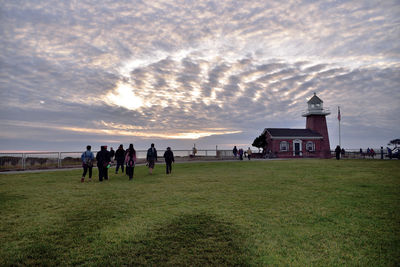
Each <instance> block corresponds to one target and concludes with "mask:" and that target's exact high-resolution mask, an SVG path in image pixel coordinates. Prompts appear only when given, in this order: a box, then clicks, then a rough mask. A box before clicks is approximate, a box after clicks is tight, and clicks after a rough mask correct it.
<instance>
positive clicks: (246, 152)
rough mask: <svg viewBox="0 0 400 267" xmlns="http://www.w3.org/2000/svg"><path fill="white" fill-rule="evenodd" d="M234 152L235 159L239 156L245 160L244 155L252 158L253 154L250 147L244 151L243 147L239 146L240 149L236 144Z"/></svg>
mask: <svg viewBox="0 0 400 267" xmlns="http://www.w3.org/2000/svg"><path fill="white" fill-rule="evenodd" d="M232 153H233V156H234V157H235V159H236V158H237V157H238V156H239V160H243V155H244V156H245V157H247V158H248V159H249V160H250V158H251V155H252V152H251V149H250V147H249V148H248V149H247V151H244V150H243V148H239V150H238V149H237V147H236V146H234V147H233V149H232Z"/></svg>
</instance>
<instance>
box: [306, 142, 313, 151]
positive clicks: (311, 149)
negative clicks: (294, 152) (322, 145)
mask: <svg viewBox="0 0 400 267" xmlns="http://www.w3.org/2000/svg"><path fill="white" fill-rule="evenodd" d="M306 150H307V151H314V150H315V144H314V143H313V142H311V141H308V142H307V143H306Z"/></svg>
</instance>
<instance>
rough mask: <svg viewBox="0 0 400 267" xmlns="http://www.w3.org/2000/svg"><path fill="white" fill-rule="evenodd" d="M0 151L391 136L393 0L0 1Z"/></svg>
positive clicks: (397, 81) (395, 65) (398, 58)
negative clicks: (314, 135)
mask: <svg viewBox="0 0 400 267" xmlns="http://www.w3.org/2000/svg"><path fill="white" fill-rule="evenodd" d="M0 37H1V38H0V129H1V131H0V151H82V150H84V148H85V147H86V145H88V144H90V145H92V146H93V147H95V148H97V147H99V146H100V145H108V146H114V147H117V146H118V145H119V144H124V145H125V146H127V145H128V144H129V143H133V144H134V145H135V148H136V149H146V148H148V147H149V146H150V144H151V143H155V145H156V147H159V148H161V149H165V147H167V146H171V147H172V148H173V149H191V148H192V147H193V145H194V144H195V145H196V147H197V148H198V149H215V147H216V146H218V148H220V149H231V148H232V147H233V146H234V145H237V146H238V147H243V148H247V147H249V146H251V144H252V142H253V140H254V138H256V137H257V136H259V135H260V134H261V133H262V131H263V130H264V129H265V128H305V118H304V117H302V116H301V114H302V113H303V112H304V111H305V110H306V109H307V101H308V100H309V99H310V98H311V97H312V96H313V93H314V92H315V93H316V94H317V96H318V97H320V98H321V99H322V100H323V101H324V107H325V108H329V109H330V110H331V115H329V116H327V123H328V131H329V135H330V144H331V148H334V147H335V146H336V145H337V144H338V143H339V131H338V129H339V123H338V120H337V107H338V106H340V109H341V144H342V146H343V147H345V148H348V149H353V148H354V149H358V148H360V147H363V148H366V147H380V146H386V145H387V143H388V142H389V141H390V140H392V139H395V138H400V115H399V114H400V104H399V103H400V1H398V0H397V1H389V0H388V1H385V0H383V1H374V0H365V1H364V0H354V1H340V0H338V1H333V0H323V1H312V0H308V1H306V0H304V1H301V0H290V1H280V0H278V1H273V0H271V1H265V0H260V1H258V0H246V1H240V0H238V1H225V0H215V1H207V0H205V1H194V0H180V1H176V0H165V1H157V0H154V1H144V0H142V1H140V0H130V1H122V0H120V1H118V0H110V1H107V0H104V1H93V0H57V1H50V0H44V1H41V0H35V1H25V0H23V1H19V0H0Z"/></svg>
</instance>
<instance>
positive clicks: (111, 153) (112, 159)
mask: <svg viewBox="0 0 400 267" xmlns="http://www.w3.org/2000/svg"><path fill="white" fill-rule="evenodd" d="M114 156H115V151H114V149H113V148H112V147H111V148H110V158H111V162H114Z"/></svg>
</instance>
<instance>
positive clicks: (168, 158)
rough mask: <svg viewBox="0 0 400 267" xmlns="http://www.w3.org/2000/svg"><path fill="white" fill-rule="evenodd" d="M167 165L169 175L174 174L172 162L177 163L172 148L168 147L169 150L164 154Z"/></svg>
mask: <svg viewBox="0 0 400 267" xmlns="http://www.w3.org/2000/svg"><path fill="white" fill-rule="evenodd" d="M164 159H165V165H166V168H167V174H170V173H172V162H175V159H174V153H173V152H172V150H171V148H170V147H167V150H166V151H165V153H164Z"/></svg>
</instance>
